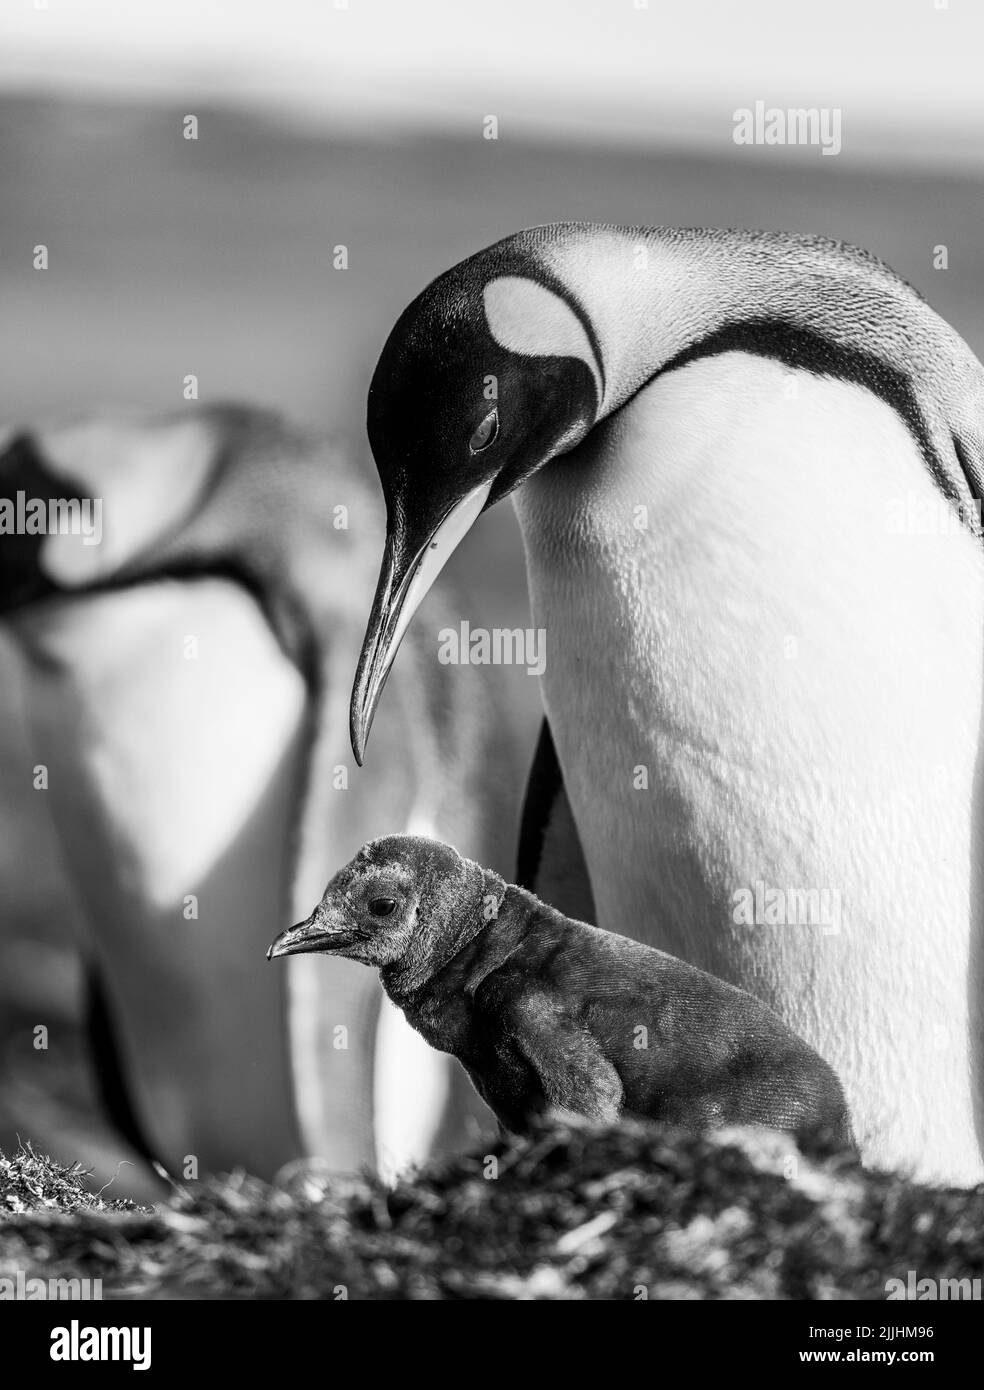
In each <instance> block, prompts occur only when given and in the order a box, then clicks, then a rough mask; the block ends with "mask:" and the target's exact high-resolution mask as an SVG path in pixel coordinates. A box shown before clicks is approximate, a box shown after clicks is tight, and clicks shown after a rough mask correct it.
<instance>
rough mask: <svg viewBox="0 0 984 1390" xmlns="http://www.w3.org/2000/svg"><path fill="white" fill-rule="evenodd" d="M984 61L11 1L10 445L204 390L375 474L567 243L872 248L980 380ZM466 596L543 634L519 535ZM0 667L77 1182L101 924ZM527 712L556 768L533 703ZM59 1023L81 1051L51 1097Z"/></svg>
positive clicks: (968, 38)
mask: <svg viewBox="0 0 984 1390" xmlns="http://www.w3.org/2000/svg"><path fill="white" fill-rule="evenodd" d="M982 53H984V9H982V7H980V6H975V5H972V4H971V3H970V0H949V3H943V0H861V3H859V0H823V3H812V2H809V0H808V2H807V3H800V4H798V5H795V6H791V5H789V4H788V0H743V3H741V4H737V3H735V4H733V3H728V0H696V2H695V3H689V4H687V5H680V4H670V3H664V0H648V3H644V0H595V3H591V2H590V0H564V3H560V2H559V0H496V3H495V4H479V3H477V0H471V3H462V0H415V3H414V4H412V5H407V4H405V3H404V4H401V3H399V0H347V3H342V2H341V0H336V3H334V4H333V3H331V0H277V3H275V4H274V3H272V0H237V2H236V3H233V0H226V3H208V0H141V4H140V5H139V6H135V5H132V4H126V3H124V0H117V3H110V0H101V2H100V0H88V2H86V0H6V3H5V4H4V5H3V7H2V11H0V188H2V194H3V196H2V199H0V306H2V310H0V383H2V391H3V413H2V422H0V423H2V426H4V427H17V426H26V425H33V424H36V423H38V422H47V421H51V420H59V419H63V418H66V417H73V416H76V415H80V414H88V413H92V412H99V411H102V410H104V409H114V408H117V407H124V408H127V409H153V410H163V409H172V408H173V409H179V408H181V406H182V383H183V379H184V377H185V375H186V374H188V373H192V372H193V373H195V374H196V375H197V377H198V380H199V389H200V399H201V400H202V401H203V402H206V403H208V402H216V401H222V400H228V399H240V400H244V401H247V402H249V403H251V404H260V405H267V406H272V407H275V408H277V409H279V410H283V411H285V412H287V413H288V414H289V415H290V416H292V417H294V418H296V419H298V420H301V421H307V422H312V423H314V424H317V425H321V426H326V427H328V428H329V429H331V430H332V431H333V432H336V433H337V434H338V435H339V436H340V437H341V438H342V439H344V440H345V441H346V447H347V448H349V449H350V450H351V451H352V452H353V453H354V454H355V455H356V456H357V457H358V458H360V459H361V460H362V461H363V463H364V466H365V467H366V468H367V470H371V462H370V461H369V460H368V459H367V457H366V446H365V442H364V436H363V418H364V401H365V392H366V387H367V384H368V381H369V377H370V374H371V371H372V367H373V365H374V362H375V358H376V355H377V354H378V351H379V349H380V347H381V345H382V342H383V340H384V338H385V336H386V334H387V332H388V331H389V328H390V327H391V326H392V324H393V322H394V320H395V318H396V316H397V315H398V313H399V312H400V311H401V310H402V308H403V307H404V306H405V304H406V303H407V302H408V301H409V300H410V299H411V298H413V297H414V295H416V293H417V292H418V291H419V290H420V289H421V288H422V287H423V285H424V284H425V283H426V282H427V281H428V280H430V279H431V278H432V277H433V276H435V275H436V274H438V273H439V272H440V271H442V270H444V269H445V268H447V267H448V266H450V265H451V264H453V263H454V262H456V261H458V260H460V259H461V258H462V257H464V256H466V255H468V254H469V253H471V252H472V251H474V250H477V249H478V248H480V247H481V246H483V245H485V244H487V243H489V242H491V241H493V240H495V239H496V238H498V237H501V236H504V235H506V234H508V233H510V232H513V231H515V230H517V229H518V228H520V227H522V226H525V225H529V224H533V223H538V222H544V221H555V220H562V219H584V220H593V221H607V222H619V223H629V224H632V223H641V224H658V223H668V224H679V225H701V224H703V225H719V226H727V225H742V226H756V227H765V228H782V229H787V230H793V231H804V232H818V233H824V234H826V235H828V236H832V237H835V238H839V239H842V240H847V241H852V242H857V243H860V244H862V245H864V246H866V247H868V248H869V249H870V250H872V251H874V252H876V253H877V254H878V255H879V256H881V257H882V258H883V259H885V260H886V261H888V263H889V264H890V265H892V266H893V267H894V268H895V269H896V270H897V271H898V272H899V273H900V274H901V275H903V276H904V277H905V278H906V279H908V280H909V281H910V282H911V283H912V284H913V285H915V286H916V288H917V289H919V290H920V291H921V292H922V293H923V294H924V295H925V297H926V298H927V299H928V300H929V301H930V302H931V303H932V304H933V305H934V307H935V308H936V309H937V310H939V311H940V312H941V313H942V314H943V315H944V316H945V317H946V318H947V319H949V321H950V322H951V323H952V324H953V325H954V326H955V327H956V328H957V330H958V331H959V332H960V333H961V334H962V335H963V336H964V337H965V338H966V339H967V341H968V342H969V343H970V345H971V346H972V347H973V348H974V349H975V351H977V352H978V354H980V353H981V352H982V351H984V238H982V236H981V227H982V225H984V219H982V214H984V83H982V82H981V80H980V63H981V54H982ZM759 100H761V101H764V102H765V103H766V104H767V105H769V106H780V107H787V106H796V107H812V106H816V107H833V108H838V109H839V110H840V111H841V113H842V117H841V120H842V127H841V130H842V135H841V138H842V149H841V151H840V153H839V154H837V155H836V156H835V157H828V156H823V155H821V152H820V150H819V149H818V148H816V147H809V146H807V147H795V146H792V147H785V146H767V147H762V146H759V147H756V146H752V147H748V146H739V145H736V144H735V143H734V140H733V130H734V120H733V117H734V112H735V111H736V110H737V109H739V108H745V107H747V108H751V107H753V106H754V104H755V102H756V101H759ZM188 116H194V117H195V118H196V119H197V139H194V140H189V139H186V138H185V131H186V129H187V120H186V118H187V117H188ZM489 116H494V117H495V118H496V120H497V123H498V138H497V139H495V140H490V139H486V138H484V133H485V131H486V129H487V126H486V118H487V117H489ZM42 243H43V244H44V245H46V246H47V247H48V255H49V264H48V269H47V270H46V271H44V272H43V273H40V272H39V271H37V270H35V268H34V248H35V246H37V245H38V244H42ZM340 245H344V246H345V247H346V248H347V250H348V267H347V269H344V270H340V269H336V268H334V264H333V261H334V248H336V247H338V246H340ZM940 246H945V247H946V249H947V257H946V259H947V267H946V268H945V269H941V268H935V267H934V256H936V260H937V261H938V260H939V257H938V255H936V248H938V247H940ZM452 563H453V565H454V567H455V571H456V573H457V574H458V575H459V577H460V578H461V579H462V581H463V582H464V583H465V584H466V585H470V586H472V588H473V589H474V592H475V595H476V598H475V606H474V609H473V611H472V616H473V621H475V620H477V619H476V615H477V616H478V617H480V618H481V619H482V620H483V621H484V622H485V623H486V624H487V625H488V626H509V627H512V626H517V625H523V624H524V622H525V607H526V594H525V583H524V575H523V567H522V551H521V547H520V543H519V537H518V532H517V529H516V526H515V523H514V520H513V516H512V513H511V510H510V509H509V508H508V507H501V508H499V509H497V510H496V511H494V512H493V513H491V514H489V515H487V516H486V517H485V518H484V519H483V521H482V522H481V523H480V525H479V527H478V528H477V530H476V532H475V534H474V535H473V536H472V537H471V539H470V541H469V543H468V544H467V545H466V546H464V547H463V548H462V550H461V551H459V553H458V555H457V556H456V557H455V559H454V561H453V562H452ZM2 642H3V645H0V662H2V664H0V720H3V722H4V725H5V727H6V728H7V730H8V737H7V738H6V739H5V740H0V815H2V823H0V913H2V919H0V1007H2V1010H3V1013H2V1018H0V1145H2V1146H9V1144H10V1143H11V1142H12V1139H13V1136H14V1133H15V1132H23V1128H24V1123H25V1115H26V1116H28V1118H29V1119H30V1117H31V1116H42V1115H45V1116H46V1117H47V1118H46V1121H45V1132H46V1134H48V1135H49V1136H50V1135H51V1134H53V1133H61V1134H62V1137H63V1144H62V1155H61V1156H63V1157H67V1158H71V1157H72V1156H73V1152H74V1147H75V1136H74V1134H73V1131H72V1128H71V1126H72V1124H73V1123H75V1120H77V1121H78V1122H79V1123H80V1124H82V1123H84V1116H85V1114H86V1111H87V1108H88V1107H89V1106H90V1105H91V1103H92V1102H91V1078H90V1076H89V1070H88V1062H87V1057H86V1052H85V1048H84V1047H83V1046H82V1045H81V1043H80V1035H79V1028H80V1008H81V1004H80V1000H81V987H80V973H79V966H78V959H77V954H76V951H75V947H74V944H73V940H74V936H73V931H74V926H75V917H74V914H75V913H76V911H77V909H76V905H75V903H74V902H73V897H72V892H71V883H70V881H69V880H67V879H66V877H65V875H64V874H60V873H59V872H58V850H57V846H56V845H55V844H54V842H53V841H52V839H51V831H50V829H49V828H48V826H47V824H46V822H45V820H44V817H43V816H42V815H41V813H40V811H39V809H38V807H37V798H33V799H32V798H31V797H30V796H25V795H24V794H23V791H21V790H19V788H20V787H21V785H22V784H21V781H20V780H19V779H20V778H21V765H22V759H21V760H19V754H18V749H17V746H16V737H15V736H11V734H10V731H11V730H16V708H15V707H16V706H17V704H18V702H23V700H24V699H25V698H26V697H25V692H24V691H23V690H22V689H20V688H18V678H17V666H16V662H15V661H14V660H13V658H12V657H11V655H10V651H9V645H8V643H7V639H6V638H3V639H2ZM511 690H512V692H513V698H514V700H515V702H516V707H517V720H518V725H519V727H521V729H522V730H523V733H522V736H521V737H522V739H523V741H524V742H525V743H526V744H528V746H529V748H532V743H533V739H534V737H535V730H536V726H537V723H538V719H537V709H538V696H537V692H536V688H535V683H534V682H532V681H530V680H529V679H528V678H526V677H525V675H524V674H522V673H517V674H516V679H515V680H514V681H513V683H512V686H511ZM39 1020H44V1021H45V1022H47V1023H49V1024H50V1023H52V1022H54V1023H56V1024H57V1026H56V1027H53V1028H51V1041H50V1051H49V1053H48V1056H47V1058H46V1067H45V1072H44V1077H45V1079H44V1081H43V1083H39V1082H38V1080H37V1067H36V1066H35V1065H34V1062H35V1058H34V1057H33V1056H32V1054H31V1044H30V1032H29V1030H30V1028H32V1027H33V1026H34V1025H35V1024H36V1023H37V1022H38V1021H39ZM25 1088H26V1089H25ZM25 1097H27V1099H26V1100H25ZM71 1116H74V1117H75V1120H72V1119H71V1118H70V1117H71ZM23 1137H25V1138H28V1137H30V1134H28V1133H23ZM49 1142H51V1141H50V1140H49Z"/></svg>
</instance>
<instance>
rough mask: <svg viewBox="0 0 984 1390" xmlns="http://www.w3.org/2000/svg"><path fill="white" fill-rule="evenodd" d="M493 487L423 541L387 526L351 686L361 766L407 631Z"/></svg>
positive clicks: (462, 504) (454, 510) (473, 495)
mask: <svg viewBox="0 0 984 1390" xmlns="http://www.w3.org/2000/svg"><path fill="white" fill-rule="evenodd" d="M491 491H492V482H491V481H489V482H487V483H481V484H480V485H479V486H478V487H476V488H473V489H472V490H471V491H470V492H469V493H467V494H466V495H465V496H464V497H462V498H461V499H460V500H459V501H458V502H456V503H455V505H454V506H453V507H451V509H450V510H449V511H448V512H446V514H445V515H444V517H443V519H442V520H441V521H440V522H439V524H438V525H437V526H436V527H433V528H428V529H427V531H426V533H425V534H424V536H423V539H422V540H421V539H420V538H419V536H418V538H417V540H416V541H412V540H409V539H408V538H407V536H406V535H404V534H403V533H402V531H401V528H400V527H399V526H396V525H391V526H388V527H387V533H386V549H385V551H384V552H383V564H382V568H381V569H380V572H379V582H378V584H377V585H376V596H375V598H374V599H373V604H372V612H371V613H370V615H369V625H368V627H367V628H366V635H365V640H364V642H363V644H362V654H361V656H360V657H359V667H358V670H357V672H356V676H355V686H354V688H353V690H352V707H351V712H350V733H351V738H352V751H353V752H354V754H355V760H356V762H357V763H358V764H359V766H360V767H361V766H362V760H363V758H364V756H365V749H366V741H367V740H368V738H369V730H370V728H371V727H372V721H373V716H374V715H375V713H376V706H377V705H378V704H379V697H380V695H381V694H382V693H383V686H384V685H385V684H386V677H387V676H388V675H389V673H390V667H391V666H392V665H393V660H394V658H395V656H396V653H397V651H398V650H399V647H400V643H401V642H402V641H403V635H404V633H405V632H406V630H407V628H408V627H409V626H410V623H411V620H412V619H413V615H414V613H416V611H417V609H418V608H419V607H420V604H421V603H422V602H423V600H424V598H425V597H426V595H427V591H428V590H429V589H430V587H431V585H432V584H433V583H434V581H435V579H436V578H437V576H438V575H439V574H440V572H441V570H442V569H443V568H444V566H445V565H446V564H447V562H448V560H449V559H450V558H451V556H452V554H453V553H454V551H455V548H456V547H457V545H458V544H459V542H460V541H461V540H462V539H463V538H464V537H465V535H466V534H467V533H468V531H469V530H470V529H471V526H472V525H473V523H474V522H475V521H476V519H477V518H478V516H479V514H480V513H481V511H482V509H483V507H484V506H485V503H486V502H487V501H488V496H489V493H490V492H491Z"/></svg>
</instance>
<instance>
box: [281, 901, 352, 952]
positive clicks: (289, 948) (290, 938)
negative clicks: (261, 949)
mask: <svg viewBox="0 0 984 1390" xmlns="http://www.w3.org/2000/svg"><path fill="white" fill-rule="evenodd" d="M351 939H352V938H351V933H350V932H348V931H346V930H345V929H344V928H340V927H331V926H328V925H327V924H326V923H325V922H324V920H323V919H322V917H321V915H320V913H319V911H318V909H317V908H315V910H314V912H312V913H311V916H310V917H309V918H308V919H307V921H305V922H298V923H297V925H296V926H295V927H288V928H287V930H286V931H282V932H281V933H280V935H279V936H278V937H277V939H276V941H275V942H274V943H273V945H272V946H271V947H270V949H269V950H268V951H267V954H266V958H267V960H277V959H278V958H279V957H280V956H303V955H308V954H310V953H312V952H315V951H322V952H327V951H333V950H335V949H337V948H338V947H339V946H344V945H347V944H348V943H349V942H350V941H351Z"/></svg>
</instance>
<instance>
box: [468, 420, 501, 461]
mask: <svg viewBox="0 0 984 1390" xmlns="http://www.w3.org/2000/svg"><path fill="white" fill-rule="evenodd" d="M498 433H499V412H498V411H497V410H490V411H489V413H488V415H486V417H485V419H484V420H483V421H482V423H481V424H480V425H479V427H478V429H477V430H476V431H475V433H474V434H473V435H472V437H471V439H470V440H469V441H468V447H469V449H470V450H471V452H472V453H473V454H480V453H481V452H482V450H483V449H487V448H488V447H489V445H490V444H491V443H493V442H494V440H495V437H496V435H497V434H498Z"/></svg>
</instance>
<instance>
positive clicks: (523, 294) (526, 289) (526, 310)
mask: <svg viewBox="0 0 984 1390" xmlns="http://www.w3.org/2000/svg"><path fill="white" fill-rule="evenodd" d="M483 302H484V306H485V318H486V320H487V322H488V325H489V332H490V333H491V334H492V337H493V338H494V339H495V341H496V342H497V343H498V344H499V346H500V347H502V348H505V349H506V351H507V352H515V353H519V354H520V355H521V356H523V357H577V358H579V359H580V361H582V362H583V363H584V364H585V366H586V367H588V369H589V370H590V372H591V375H592V376H593V377H594V383H595V391H596V392H597V396H598V400H599V401H600V400H601V399H602V397H603V395H604V392H603V390H602V381H601V371H600V369H599V366H598V362H597V359H596V357H595V354H594V350H593V348H592V346H591V342H590V339H589V338H588V335H587V333H586V332H585V330H584V325H583V323H582V322H581V320H580V319H579V318H578V316H577V314H575V312H574V310H573V309H572V308H571V306H570V305H569V304H568V303H567V302H566V301H565V300H563V299H561V297H560V295H558V294H555V293H554V291H553V290H548V289H547V287H546V286H545V285H540V284H537V282H536V281H535V280H528V279H526V278H525V277H524V276H521V275H500V276H498V277H497V278H496V279H495V280H490V281H489V283H488V284H487V285H486V286H485V289H484V291H483Z"/></svg>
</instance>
